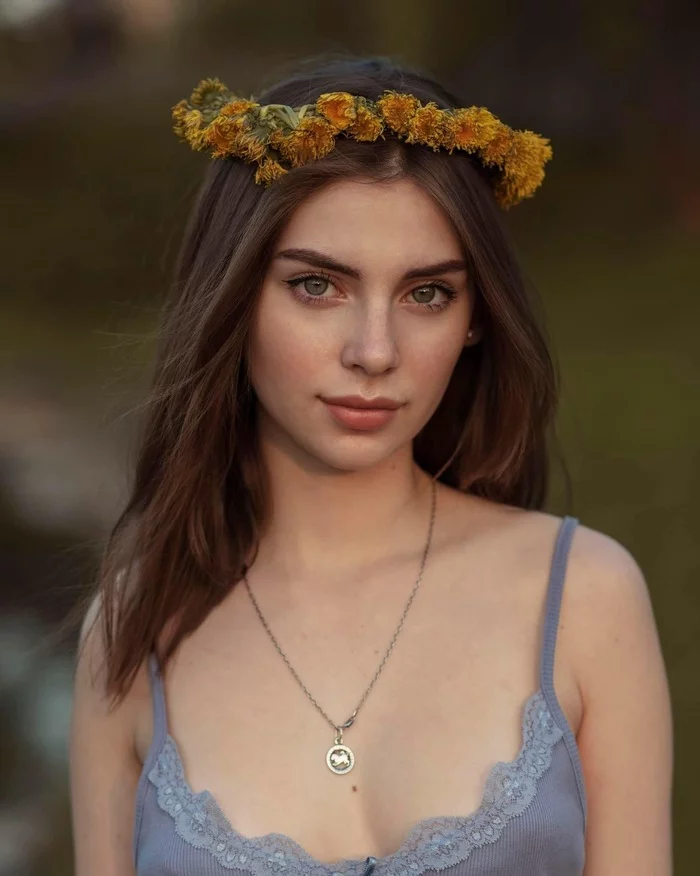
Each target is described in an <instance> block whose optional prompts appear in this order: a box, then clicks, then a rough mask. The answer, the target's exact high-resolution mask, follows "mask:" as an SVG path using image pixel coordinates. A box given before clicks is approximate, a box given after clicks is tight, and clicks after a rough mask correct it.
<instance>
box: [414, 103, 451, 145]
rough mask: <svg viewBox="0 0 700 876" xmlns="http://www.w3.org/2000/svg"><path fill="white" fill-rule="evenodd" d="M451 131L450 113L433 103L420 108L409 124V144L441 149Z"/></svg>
mask: <svg viewBox="0 0 700 876" xmlns="http://www.w3.org/2000/svg"><path fill="white" fill-rule="evenodd" d="M448 131H449V113H447V112H445V110H442V109H440V108H439V107H438V105H437V104H436V103H433V102H432V101H431V102H430V103H427V104H425V106H422V107H419V109H418V110H417V111H416V113H415V115H413V116H412V117H411V119H410V120H409V122H408V135H407V136H406V142H407V143H422V144H424V145H426V146H431V147H432V148H433V150H437V149H439V148H440V147H441V146H442V145H443V143H444V141H445V137H446V134H447V133H448Z"/></svg>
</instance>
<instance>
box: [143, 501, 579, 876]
mask: <svg viewBox="0 0 700 876" xmlns="http://www.w3.org/2000/svg"><path fill="white" fill-rule="evenodd" d="M577 522H578V521H577V520H576V519H575V518H573V517H565V518H564V519H563V520H562V522H561V524H560V527H559V531H558V534H557V538H556V543H555V547H554V553H553V556H552V562H551V569H550V576H549V583H548V588H547V598H546V605H545V620H544V631H543V637H542V642H541V652H540V665H539V668H540V678H539V681H540V686H539V688H538V689H537V690H536V691H535V692H534V693H532V694H531V695H530V696H529V697H528V699H527V700H526V702H525V703H524V704H523V707H522V716H521V717H522V745H521V748H520V751H519V753H518V754H517V756H516V757H515V759H514V760H512V761H509V762H498V763H496V764H495V765H494V766H493V767H492V768H491V771H490V772H489V774H488V779H487V781H486V784H485V788H484V792H483V796H482V800H481V803H480V805H479V808H478V809H477V810H476V811H475V812H472V813H471V814H469V815H467V814H465V815H464V816H435V817H432V818H426V819H424V820H422V821H420V822H419V823H418V824H416V825H414V826H413V827H412V828H411V830H410V831H409V833H408V834H407V835H406V837H405V839H404V841H403V842H402V844H401V846H400V848H398V849H397V850H396V851H395V852H393V853H391V854H389V855H385V856H384V857H380V858H375V857H371V856H367V857H362V858H349V859H346V860H342V861H336V862H334V863H333V864H326V863H323V862H321V861H319V860H317V859H315V858H314V857H313V856H312V855H310V854H309V853H308V852H306V851H305V850H304V849H303V848H302V847H301V846H300V845H299V844H298V843H296V842H295V841H294V840H292V839H291V837H288V836H286V835H285V834H281V833H269V834H265V835H264V836H257V837H247V836H243V835H242V834H240V833H238V832H237V831H236V829H235V828H234V827H233V826H232V825H231V824H230V823H229V821H228V819H227V818H226V817H225V815H224V814H223V812H222V811H221V809H220V808H219V806H218V805H217V802H216V800H215V799H214V798H213V797H212V795H211V794H210V792H209V791H206V790H205V791H200V792H198V793H194V792H193V791H192V789H191V788H190V786H189V785H188V782H187V778H186V777H185V775H184V771H183V763H182V759H181V757H180V754H179V753H178V749H177V745H176V743H175V740H174V739H173V738H172V736H170V734H169V733H168V727H167V713H166V706H165V697H164V689H163V682H162V678H161V675H160V669H159V666H158V662H157V660H156V656H155V653H151V655H150V658H149V672H150V683H151V691H152V695H153V709H154V732H153V739H152V742H151V745H150V747H149V750H148V753H147V756H146V759H145V761H144V764H143V769H142V771H141V775H140V778H139V782H138V786H137V791H136V809H135V821H134V834H133V856H134V863H135V868H136V874H137V876H223V874H224V873H227V874H230V876H249V874H252V876H370V874H371V876H424V874H425V876H432V874H436V873H438V872H439V874H440V876H506V874H513V873H518V876H581V874H582V873H583V865H584V836H585V829H586V814H587V813H586V796H585V790H584V784H583V773H582V770H581V762H580V759H579V752H578V748H577V745H576V740H575V737H574V735H573V732H572V731H571V727H570V726H569V724H568V722H567V719H566V717H565V715H564V712H563V711H562V709H561V706H560V704H559V702H558V700H557V696H556V693H555V691H554V684H553V669H554V648H555V643H556V636H557V627H558V622H559V609H560V604H561V594H562V588H563V584H564V576H565V571H566V563H567V557H568V553H569V546H570V544H571V537H572V535H573V532H574V529H575V527H576V524H577Z"/></svg>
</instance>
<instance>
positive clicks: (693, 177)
mask: <svg viewBox="0 0 700 876" xmlns="http://www.w3.org/2000/svg"><path fill="white" fill-rule="evenodd" d="M698 17H699V7H698V4H697V2H690V0H644V2H634V0H590V2H576V0H537V2H530V3H518V4H516V3H509V2H503V0H489V2H484V0H482V2H471V0H431V2H419V0H355V2H353V3H352V4H346V3H343V2H338V0H296V2H294V3H290V2H289V0H266V2H265V3H253V2H249V0H245V2H243V0H225V2H223V0H220V2H213V0H208V2H207V0H197V2H195V0H2V3H1V4H0V99H1V102H0V124H1V125H2V139H1V143H0V161H1V166H2V170H3V175H2V176H3V182H2V188H1V190H0V191H1V192H2V218H3V232H2V243H1V246H2V253H1V255H2V258H1V261H0V288H1V289H2V295H1V298H0V349H1V351H2V354H1V355H2V358H1V360H0V363H1V365H0V606H1V608H2V611H1V616H0V653H1V657H0V711H1V713H2V720H0V758H1V760H2V769H1V770H0V876H6V874H7V876H9V874H12V876H25V874H26V876H34V874H42V876H46V874H52V876H68V874H71V873H72V872H73V867H72V852H71V838H70V815H69V797H68V778H67V748H66V739H67V732H68V723H69V715H70V701H71V684H72V672H73V661H74V651H73V649H74V646H75V639H74V637H73V638H71V637H70V636H69V637H68V638H64V639H63V640H59V641H56V640H55V638H54V637H53V634H54V633H55V631H56V629H57V628H58V626H59V624H60V622H61V621H62V619H63V618H64V617H65V614H66V612H67V611H68V610H69V609H70V607H71V605H72V604H74V602H75V600H76V598H77V596H78V595H79V593H80V591H81V589H83V588H84V587H85V586H86V585H88V584H89V583H90V580H91V577H92V575H93V574H94V571H95V564H96V561H97V557H98V554H99V550H100V546H101V544H102V542H103V539H104V537H105V534H106V533H107V531H108V528H109V526H110V524H112V523H113V522H114V520H115V517H116V514H117V513H118V510H119V508H120V503H121V502H122V501H123V500H124V496H125V486H126V482H127V481H126V478H127V472H128V464H129V460H130V450H131V448H132V445H131V444H130V439H131V436H133V434H134V427H135V424H136V422H137V420H138V412H137V407H138V404H139V401H140V400H141V399H142V397H143V393H144V391H145V388H146V386H147V379H148V369H149V365H150V363H151V361H152V353H153V341H154V333H155V330H156V327H157V321H158V310H159V307H160V305H161V303H162V301H163V298H164V294H165V291H166V287H167V282H168V276H169V270H170V267H171V265H172V261H173V258H174V255H175V252H176V249H177V246H178V243H179V239H180V235H181V233H182V229H183V224H184V221H185V217H186V214H187V211H188V208H189V206H190V204H191V202H192V197H193V194H194V192H195V189H196V186H197V183H198V180H199V178H200V176H201V173H202V170H203V163H202V162H204V161H206V158H204V157H203V156H202V155H197V154H195V153H192V152H191V151H190V150H189V149H188V148H187V147H186V146H184V145H183V144H181V143H179V142H178V141H177V139H176V138H175V137H174V136H173V135H172V133H171V128H170V115H169V112H170V107H171V106H172V105H173V104H174V103H175V102H176V101H177V100H179V99H180V98H181V97H184V96H187V95H189V93H190V91H191V89H192V87H193V86H194V84H195V83H196V82H197V81H198V80H199V79H200V78H202V77H204V76H211V75H217V76H219V77H220V78H222V79H223V80H224V81H225V82H226V83H227V84H228V85H230V86H231V87H232V88H234V90H236V91H239V92H240V93H243V94H255V93H257V92H258V91H259V90H261V88H262V87H264V86H266V85H268V84H270V83H271V82H273V81H274V80H275V79H277V78H278V76H281V75H284V74H286V73H287V72H288V71H290V70H291V69H293V68H294V65H295V63H296V62H297V61H298V60H300V59H303V58H306V57H308V56H310V55H317V54H319V53H322V54H323V55H324V56H326V57H332V56H334V55H335V54H337V53H341V52H343V53H344V52H353V53H360V54H366V53H372V54H381V55H389V56H391V57H392V58H394V59H395V60H398V61H404V62H407V63H409V64H417V65H420V66H422V67H423V68H424V69H426V70H427V71H429V72H432V73H434V74H436V75H438V76H439V77H441V78H443V79H444V81H445V83H446V84H447V85H449V86H450V87H451V88H453V89H454V90H455V91H456V92H457V93H458V94H460V95H462V96H463V98H464V101H465V102H466V103H476V104H480V105H485V106H487V107H489V108H490V109H491V110H492V111H493V112H495V113H496V114H498V115H499V116H501V117H502V118H504V119H505V120H506V121H507V122H508V123H509V124H511V125H512V126H514V127H526V128H530V129H532V130H535V131H538V132H541V133H544V134H546V135H547V136H550V137H551V138H552V141H553V145H554V150H555V158H554V161H553V162H552V163H550V164H549V165H548V169H547V179H546V182H545V184H544V186H543V187H542V189H541V190H540V191H539V192H538V194H537V196H536V198H534V199H533V200H532V201H528V202H524V203H523V204H521V205H520V206H519V207H518V208H516V209H515V210H514V211H512V212H511V213H509V214H508V222H509V224H510V225H511V227H512V229H513V233H514V235H515V238H516V240H517V243H518V247H519V250H520V254H521V258H522V260H523V263H524V265H525V267H526V271H527V274H528V277H529V279H530V281H531V283H532V285H533V287H535V288H536V289H537V290H538V293H539V296H540V298H541V299H542V302H543V305H544V308H545V310H546V313H547V324H548V330H549V334H550V336H551V339H552V343H553V346H554V350H555V354H556V357H557V360H558V362H559V367H560V371H561V377H562V386H563V392H562V402H561V411H560V416H559V423H558V431H559V435H560V442H561V447H562V453H563V456H564V459H565V461H566V464H567V466H568V469H569V472H570V475H571V485H572V489H573V505H572V506H571V507H570V509H569V510H571V511H572V512H573V513H575V514H576V515H577V516H579V517H580V518H581V519H582V521H583V522H584V523H586V524H587V525H589V526H592V527H594V528H597V529H601V530H603V531H604V532H606V533H609V534H610V535H612V536H613V537H615V538H617V539H618V540H620V541H621V542H622V543H623V544H624V545H626V546H627V547H628V548H629V549H630V550H631V551H632V552H633V554H634V555H635V557H636V558H637V559H638V561H639V563H640V565H641V566H642V568H643V570H644V572H645V574H646V576H647V579H648V582H649V588H650V591H651V595H652V599H653V603H654V610H655V613H656V619H657V623H658V627H659V632H660V635H661V639H662V645H663V649H664V654H665V659H666V663H667V668H668V673H669V678H670V682H671V688H672V695H673V702H674V722H675V734H676V736H675V760H676V774H675V793H674V825H675V832H676V836H675V848H676V872H677V873H679V874H690V873H691V872H697V871H696V870H695V868H694V866H693V860H694V859H696V858H697V854H696V850H695V845H696V836H695V833H696V832H695V833H694V832H693V831H692V830H691V826H692V825H693V823H694V822H695V824H696V825H697V820H698V801H697V787H698V779H699V778H700V776H699V770H698V766H699V756H700V748H699V746H698V744H697V741H698V736H699V733H700V698H699V695H698V682H697V675H698V670H700V644H699V640H700V612H699V607H700V595H699V590H698V566H699V562H698V549H697V541H698V528H699V524H700V510H699V497H700V451H699V443H698V442H699V438H700V412H699V408H698V395H699V393H698V384H699V381H698V377H699V375H700V361H699V358H698V343H697V340H698V325H699V323H700V289H698V275H699V273H700V246H698V241H699V232H700V170H699V168H700V164H699V163H698V147H699V145H700V112H699V109H698V108H699V107H700V55H699V54H698V51H697V46H698V44H699V43H700V26H699V21H698ZM564 495H565V493H564V481H563V479H562V476H561V472H560V470H559V467H558V466H556V467H555V475H554V487H553V491H552V498H551V501H550V508H551V509H552V510H555V511H558V510H560V509H561V508H562V507H563V502H564ZM651 754H653V753H651ZM639 768H640V769H644V764H643V763H642V764H640V765H639ZM633 793H634V789H633V788H630V794H633Z"/></svg>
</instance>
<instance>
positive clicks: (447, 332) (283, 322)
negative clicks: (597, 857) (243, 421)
mask: <svg viewBox="0 0 700 876" xmlns="http://www.w3.org/2000/svg"><path fill="white" fill-rule="evenodd" d="M469 279H470V278H468V277H467V272H466V267H465V265H464V261H463V254H462V251H461V247H460V244H459V241H458V239H457V237H456V235H455V233H454V231H453V229H452V226H451V224H450V222H449V220H448V219H447V217H446V216H445V215H444V214H443V213H442V211H441V210H440V208H439V207H438V206H437V205H436V204H435V203H434V201H433V200H432V199H431V198H430V196H429V195H428V194H427V193H426V192H424V191H423V189H421V188H420V187H419V186H417V185H416V184H415V183H413V182H411V181H409V180H407V179H403V180H399V181H395V182H391V183H381V184H378V183H367V182H362V181H359V180H358V181H341V182H337V183H332V184H329V185H328V186H326V187H324V188H323V189H321V190H320V191H318V192H316V193H315V194H314V195H312V196H311V197H309V198H308V199H307V200H306V201H304V202H303V203H302V204H301V205H300V206H299V207H298V208H297V210H296V211H295V212H294V214H293V216H292V218H291V219H290V221H289V222H288V224H287V226H286V227H285V229H284V231H283V232H282V234H281V236H280V238H279V241H278V243H277V245H276V247H275V251H274V253H273V257H272V259H271V262H270V265H269V268H268V271H267V273H266V276H265V279H264V281H263V285H262V289H261V294H260V299H259V302H258V308H257V312H256V315H255V319H254V323H253V327H252V334H251V338H250V372H251V380H252V383H253V387H254V389H255V392H256V394H257V397H258V400H259V403H260V429H261V437H262V438H263V440H268V441H273V442H274V443H275V444H276V445H277V446H281V447H282V448H284V449H285V450H286V451H287V452H290V453H293V454H294V455H295V456H296V457H297V458H299V459H301V460H303V461H305V463H306V464H314V465H315V466H317V465H318V464H320V465H321V466H322V467H323V468H332V469H340V470H345V471H353V470H359V469H362V468H366V467H369V466H372V465H376V464H377V463H379V462H381V461H384V460H386V459H387V458H388V457H389V456H391V455H392V454H394V453H396V452H397V451H398V450H400V449H406V448H407V447H410V446H411V442H412V439H413V438H414V437H415V436H416V435H417V434H418V432H419V431H420V430H421V428H422V427H423V426H424V425H425V423H426V422H427V421H428V420H429V419H430V417H431V415H432V414H433V412H434V411H435V409H436V407H437V406H438V404H439V402H440V399H441V398H442V395H443V393H444V391H445V389H446V387H447V384H448V382H449V379H450V375H451V374H452V370H453V368H454V365H455V363H456V361H457V359H458V357H459V355H460V352H461V350H462V347H463V346H464V345H465V344H468V343H472V342H473V340H474V339H475V337H476V331H474V338H468V337H467V332H468V330H469V325H470V320H471V315H472V310H473V298H472V293H471V292H470V290H469V288H468V280H469ZM345 397H354V398H350V399H348V398H345ZM378 398H381V399H384V401H382V402H381V404H382V405H383V406H385V405H391V406H392V407H393V410H386V408H384V409H383V410H375V411H374V412H368V411H366V410H365V411H364V412H363V411H358V410H357V408H356V407H355V406H356V405H360V404H362V402H363V400H364V401H372V400H376V399H378ZM334 401H335V404H334V403H333V402H334Z"/></svg>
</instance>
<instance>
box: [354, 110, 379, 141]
mask: <svg viewBox="0 0 700 876" xmlns="http://www.w3.org/2000/svg"><path fill="white" fill-rule="evenodd" d="M383 130H384V122H383V121H382V119H381V118H380V117H379V116H378V115H377V114H376V113H373V112H372V111H371V110H369V109H367V107H365V106H358V108H357V114H356V116H355V122H354V123H353V124H352V125H351V126H350V127H349V128H348V129H347V132H346V133H348V134H349V135H350V136H351V137H353V138H354V139H355V140H360V141H363V140H364V141H370V142H371V141H373V140H376V139H377V138H378V137H379V136H380V135H381V133H382V131H383Z"/></svg>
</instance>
